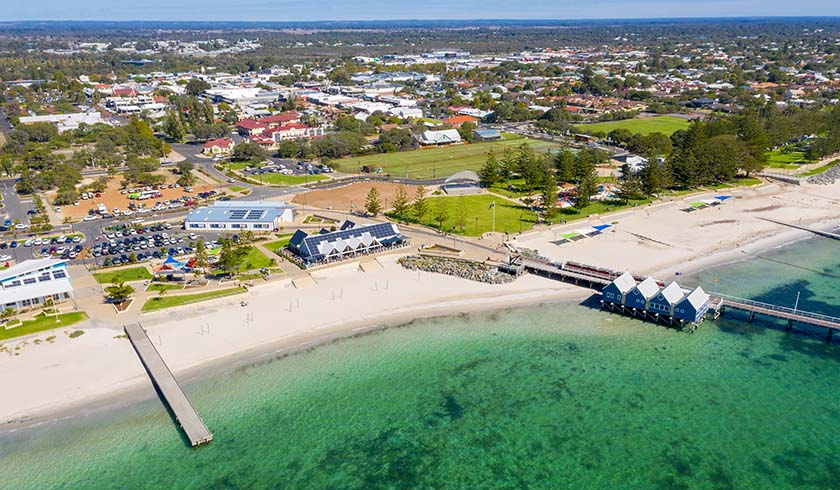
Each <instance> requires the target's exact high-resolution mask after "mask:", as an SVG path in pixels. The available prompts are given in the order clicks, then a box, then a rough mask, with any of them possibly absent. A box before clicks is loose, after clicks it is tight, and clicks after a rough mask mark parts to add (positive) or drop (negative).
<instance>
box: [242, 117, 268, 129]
mask: <svg viewBox="0 0 840 490" xmlns="http://www.w3.org/2000/svg"><path fill="white" fill-rule="evenodd" d="M236 125H237V126H238V127H240V128H244V129H259V128H264V127H265V123H263V122H261V121H255V120H253V119H243V120H241V121H239V122H238V123H237V124H236Z"/></svg>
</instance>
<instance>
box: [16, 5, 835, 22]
mask: <svg viewBox="0 0 840 490" xmlns="http://www.w3.org/2000/svg"><path fill="white" fill-rule="evenodd" d="M4 3H5V5H4V6H3V7H2V9H0V22H2V21H4V20H6V21H11V20H172V21H190V20H210V21H219V20H227V21H315V20H392V19H620V18H657V17H765V16H815V17H816V16H840V1H838V0H796V1H790V0H518V1H517V0H174V1H173V0H140V1H134V2H118V1H114V0H34V1H32V0H30V1H16V0H6V1H5V2H4Z"/></svg>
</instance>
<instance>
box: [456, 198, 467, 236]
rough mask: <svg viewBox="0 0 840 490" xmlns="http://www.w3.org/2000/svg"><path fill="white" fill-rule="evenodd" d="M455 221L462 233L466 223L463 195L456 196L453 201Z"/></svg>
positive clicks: (465, 207) (465, 206) (465, 203)
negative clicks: (455, 199)
mask: <svg viewBox="0 0 840 490" xmlns="http://www.w3.org/2000/svg"><path fill="white" fill-rule="evenodd" d="M455 223H456V224H457V225H458V228H459V229H460V230H461V233H463V232H464V227H465V226H466V225H467V200H466V199H464V196H460V197H458V199H457V201H456V202H455Z"/></svg>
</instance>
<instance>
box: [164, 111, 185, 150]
mask: <svg viewBox="0 0 840 490" xmlns="http://www.w3.org/2000/svg"><path fill="white" fill-rule="evenodd" d="M163 130H164V131H165V132H166V134H167V136H169V138H170V139H171V140H173V141H177V142H179V143H182V142H183V141H184V139H185V138H186V137H187V131H186V130H185V129H184V125H183V124H182V122H181V118H180V117H178V115H177V114H175V113H173V112H170V113H169V115H168V116H167V117H166V123H164V126H163Z"/></svg>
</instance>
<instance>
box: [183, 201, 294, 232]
mask: <svg viewBox="0 0 840 490" xmlns="http://www.w3.org/2000/svg"><path fill="white" fill-rule="evenodd" d="M293 219H294V206H291V205H289V204H286V203H285V202H283V201H217V202H215V203H213V204H212V205H210V206H205V207H201V208H196V209H194V210H192V211H190V214H188V215H187V217H186V218H185V219H184V229H185V230H187V231H215V232H220V231H222V232H223V231H231V232H238V231H245V230H250V231H255V232H271V231H273V230H276V229H278V228H280V226H281V225H280V223H289V222H291V221H292V220H293Z"/></svg>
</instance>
